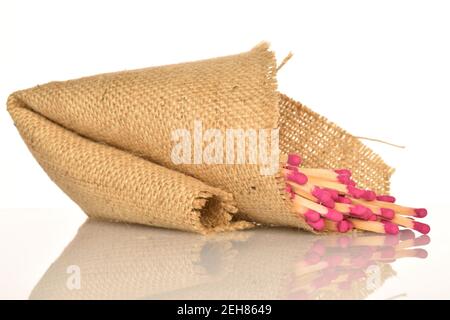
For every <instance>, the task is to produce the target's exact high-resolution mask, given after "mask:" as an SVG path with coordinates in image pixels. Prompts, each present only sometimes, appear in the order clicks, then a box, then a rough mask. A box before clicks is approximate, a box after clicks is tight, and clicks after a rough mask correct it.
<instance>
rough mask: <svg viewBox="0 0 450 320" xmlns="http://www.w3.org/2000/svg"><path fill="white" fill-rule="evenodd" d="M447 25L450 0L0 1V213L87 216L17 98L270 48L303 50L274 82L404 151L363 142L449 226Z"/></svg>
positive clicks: (416, 201) (406, 196) (401, 190)
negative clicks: (13, 112)
mask: <svg viewBox="0 0 450 320" xmlns="http://www.w3.org/2000/svg"><path fill="white" fill-rule="evenodd" d="M449 17H450V2H448V1H381V0H379V1H308V2H306V1H242V0H241V1H233V0H227V1H220V2H219V1H160V2H156V1H132V0H127V1H81V0H78V1H48V0H43V1H23V0H15V1H0V44H1V50H0V100H1V101H3V102H4V105H3V107H2V108H0V150H1V151H0V208H67V209H71V210H72V209H75V212H78V213H79V214H80V215H81V213H80V212H79V211H76V210H77V209H76V205H75V204H73V203H72V202H71V200H70V199H69V198H68V197H67V196H65V195H64V194H63V193H62V192H61V191H60V190H59V189H58V188H57V187H56V186H55V185H54V184H53V183H52V182H51V181H50V180H49V179H48V177H47V176H46V174H45V173H44V172H43V170H42V169H41V168H40V167H39V166H38V164H37V163H36V162H35V160H34V159H33V158H32V156H31V154H30V153H29V152H28V150H27V149H26V147H25V145H24V143H23V142H22V140H21V138H20V137H19V134H18V133H17V131H16V129H15V128H14V126H13V123H12V120H11V119H10V117H9V115H8V113H7V112H6V99H7V96H8V94H10V93H11V92H13V91H15V90H19V89H24V88H28V87H31V86H35V85H37V84H42V83H46V82H49V81H52V80H65V79H70V78H76V77H81V76H85V75H91V74H96V73H101V72H109V71H118V70H124V69H134V68H142V67H148V66H153V65H161V64H170V63H176V62H182V61H188V60H196V59H202V58H209V57H213V56H220V55H227V54H233V53H239V52H241V51H246V50H249V49H250V48H252V47H253V46H254V45H256V44H257V43H259V42H260V41H262V40H267V41H269V42H271V44H272V49H273V50H275V52H276V54H277V58H278V60H281V59H283V57H284V56H285V55H286V54H287V53H288V52H289V51H292V52H293V53H294V57H293V58H292V59H291V60H290V61H289V62H288V64H287V65H286V66H285V67H283V69H282V70H281V71H280V73H279V75H278V81H279V88H280V91H282V92H284V93H286V94H288V95H289V96H291V97H293V98H294V99H296V100H299V101H301V102H303V103H305V104H306V105H308V106H310V107H311V108H313V109H314V110H315V111H317V112H319V113H321V114H322V115H325V116H326V117H328V118H329V119H330V120H332V121H334V122H336V123H337V124H339V125H340V126H342V127H343V128H345V129H346V130H348V131H349V132H351V133H352V134H354V135H357V136H367V137H372V138H378V139H383V140H387V141H390V142H393V143H397V144H401V145H405V146H406V149H396V148H393V147H390V146H385V145H380V144H376V143H372V142H371V143H368V144H369V146H371V147H373V148H374V149H375V150H376V151H377V152H378V153H380V154H381V155H382V156H383V157H384V158H385V159H386V161H387V162H388V164H390V165H391V166H393V167H395V168H396V173H395V174H394V176H393V179H392V184H393V193H394V194H395V195H397V198H398V199H399V200H400V202H402V203H405V204H410V205H411V206H423V207H427V208H430V209H433V208H440V209H436V210H434V211H433V210H430V215H429V217H428V218H427V220H428V222H429V223H430V224H431V226H432V228H433V227H434V226H433V221H436V223H435V225H436V224H437V221H438V219H437V218H436V217H438V216H439V217H440V220H439V221H440V222H439V223H441V222H442V223H443V224H444V226H445V223H448V222H450V219H448V218H447V217H446V216H447V215H448V214H450V212H449V211H448V210H449V209H450V206H449V205H448V203H449V197H448V192H449V190H450V189H449V188H448V183H449V181H450V179H449V178H450V175H449V167H448V164H449V163H450V161H449V160H450V153H449V149H450V148H449V144H448V138H449V136H450V135H449V133H450V126H449V114H450V112H449V107H450V61H449V60H450V41H449V39H450V34H449V33H450V18H449ZM0 223H1V222H0ZM432 232H433V231H432ZM69 238H70V237H69ZM49 241H50V240H49ZM439 248H440V249H442V250H444V251H446V250H448V249H446V248H445V247H443V246H442V247H439ZM30 281H32V280H30ZM33 281H34V280H33ZM30 283H31V282H30ZM11 287H12V286H11ZM17 296H21V295H20V294H19V293H18V294H17Z"/></svg>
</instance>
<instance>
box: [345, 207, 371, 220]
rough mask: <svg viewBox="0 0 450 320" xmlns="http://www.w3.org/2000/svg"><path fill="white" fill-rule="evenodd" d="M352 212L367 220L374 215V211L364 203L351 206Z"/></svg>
mask: <svg viewBox="0 0 450 320" xmlns="http://www.w3.org/2000/svg"><path fill="white" fill-rule="evenodd" d="M350 214H351V215H353V216H355V217H357V218H360V219H364V220H367V219H369V218H370V216H372V211H370V209H369V208H367V207H364V206H363V205H360V204H357V205H356V206H351V207H350Z"/></svg>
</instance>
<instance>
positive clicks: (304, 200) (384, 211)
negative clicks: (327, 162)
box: [282, 154, 430, 235]
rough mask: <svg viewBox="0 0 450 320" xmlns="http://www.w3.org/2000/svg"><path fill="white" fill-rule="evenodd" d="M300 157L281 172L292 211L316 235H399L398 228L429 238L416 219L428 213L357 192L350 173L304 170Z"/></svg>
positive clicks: (388, 198)
mask: <svg viewBox="0 0 450 320" xmlns="http://www.w3.org/2000/svg"><path fill="white" fill-rule="evenodd" d="M301 163H302V160H301V157H300V156H299V155H296V154H290V155H288V156H287V161H286V163H285V164H284V168H283V169H282V174H283V176H284V179H285V182H286V192H287V193H288V194H289V199H290V201H291V202H292V204H293V206H292V208H293V210H294V212H295V213H296V214H298V215H299V216H300V217H301V218H303V219H304V220H305V221H306V223H307V224H308V225H309V226H310V227H311V228H312V229H314V230H316V231H332V232H340V233H346V232H349V231H351V230H353V229H357V230H364V231H370V232H376V233H382V234H392V235H395V234H398V232H399V226H400V227H404V228H409V229H412V230H415V231H418V232H420V233H423V234H427V233H428V232H429V231H430V227H429V226H428V225H427V224H425V223H422V222H418V221H416V220H414V218H424V217H425V216H426V215H427V210H426V209H423V208H418V209H417V208H410V207H405V206H401V205H398V204H396V203H395V201H396V199H395V198H394V197H393V196H391V195H381V194H380V195H378V194H376V193H375V192H374V191H372V190H364V189H361V188H358V186H357V185H356V183H355V181H354V180H353V179H352V173H351V171H350V170H348V169H335V170H332V169H320V168H302V167H300V165H301Z"/></svg>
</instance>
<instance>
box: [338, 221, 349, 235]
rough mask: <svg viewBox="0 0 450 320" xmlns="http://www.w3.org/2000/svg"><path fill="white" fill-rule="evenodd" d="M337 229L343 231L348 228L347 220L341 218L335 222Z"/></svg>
mask: <svg viewBox="0 0 450 320" xmlns="http://www.w3.org/2000/svg"><path fill="white" fill-rule="evenodd" d="M337 230H338V231H339V232H341V233H345V232H347V231H348V230H350V224H349V223H348V221H347V220H342V221H339V222H338V223H337Z"/></svg>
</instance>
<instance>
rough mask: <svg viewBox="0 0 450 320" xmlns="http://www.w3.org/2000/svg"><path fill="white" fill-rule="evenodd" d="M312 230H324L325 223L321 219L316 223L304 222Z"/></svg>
mask: <svg viewBox="0 0 450 320" xmlns="http://www.w3.org/2000/svg"><path fill="white" fill-rule="evenodd" d="M306 222H307V223H308V224H309V225H310V226H311V227H312V228H313V229H314V230H316V231H322V230H323V229H324V228H325V221H324V220H323V219H319V220H318V221H316V222H311V221H306Z"/></svg>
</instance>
